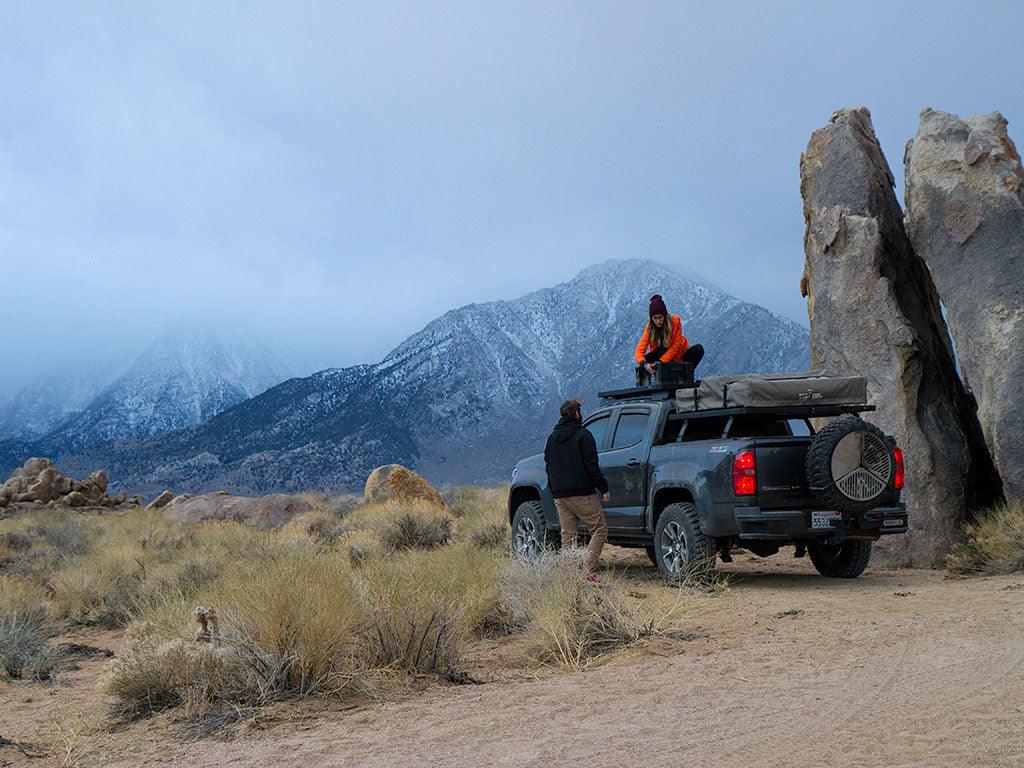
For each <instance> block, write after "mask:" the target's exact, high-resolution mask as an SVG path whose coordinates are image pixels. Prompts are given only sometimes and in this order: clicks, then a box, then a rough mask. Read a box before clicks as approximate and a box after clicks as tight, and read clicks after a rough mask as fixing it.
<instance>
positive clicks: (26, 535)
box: [0, 509, 97, 576]
mask: <svg viewBox="0 0 1024 768" xmlns="http://www.w3.org/2000/svg"><path fill="white" fill-rule="evenodd" d="M85 520H86V518H85V516H84V515H83V516H79V515H73V514H72V513H68V512H67V511H66V510H63V511H61V510H50V509H47V510H41V511H38V512H37V511H33V512H31V513H29V514H23V515H20V516H18V517H15V518H12V519H9V520H0V573H7V574H13V575H20V576H35V575H40V574H45V573H46V572H48V571H51V570H53V569H55V568H58V567H60V565H61V563H63V562H64V561H66V560H67V559H68V558H71V557H74V556H76V555H80V554H82V553H84V552H87V551H88V550H89V548H90V546H91V541H92V539H93V538H94V537H95V531H96V529H97V526H96V525H95V524H92V525H89V524H87V522H85Z"/></svg>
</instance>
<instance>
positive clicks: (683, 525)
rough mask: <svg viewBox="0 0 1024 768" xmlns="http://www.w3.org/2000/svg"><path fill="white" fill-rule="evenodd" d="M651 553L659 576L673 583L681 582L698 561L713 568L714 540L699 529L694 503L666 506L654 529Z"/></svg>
mask: <svg viewBox="0 0 1024 768" xmlns="http://www.w3.org/2000/svg"><path fill="white" fill-rule="evenodd" d="M654 555H655V562H656V563H657V566H658V570H660V571H661V575H662V576H663V577H664V578H665V581H667V582H668V583H669V584H673V585H677V584H680V583H681V582H682V581H683V579H684V578H686V574H687V572H688V571H689V570H690V568H692V567H693V566H694V565H695V564H697V563H710V564H711V567H712V568H713V567H714V562H715V560H714V558H715V543H714V541H712V540H711V539H709V538H708V537H707V536H705V535H704V533H703V532H702V531H701V529H700V520H698V518H697V508H696V507H695V506H693V504H687V503H684V502H679V503H676V504H669V505H668V506H667V507H665V509H664V511H663V512H662V513H661V517H659V518H658V524H657V525H656V526H655V528H654Z"/></svg>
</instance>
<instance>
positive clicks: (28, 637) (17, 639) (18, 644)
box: [0, 576, 60, 680]
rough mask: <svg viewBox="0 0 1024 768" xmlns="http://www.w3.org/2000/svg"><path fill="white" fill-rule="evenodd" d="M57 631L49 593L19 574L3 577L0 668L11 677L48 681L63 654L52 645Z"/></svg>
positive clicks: (1, 583) (0, 599) (0, 598)
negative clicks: (54, 627)
mask: <svg viewBox="0 0 1024 768" xmlns="http://www.w3.org/2000/svg"><path fill="white" fill-rule="evenodd" d="M52 632H53V627H52V624H51V622H50V610H49V606H48V603H47V598H46V593H45V592H44V591H43V589H42V588H41V587H39V586H38V585H36V584H33V583H32V582H30V581H28V580H26V579H23V578H19V577H10V576H9V577H0V668H2V669H3V670H4V672H5V673H6V674H7V676H8V677H12V678H27V679H34V680H46V679H49V678H50V677H51V676H52V672H53V668H54V667H55V666H56V664H57V662H58V661H59V658H60V654H59V653H58V652H57V651H55V650H54V649H53V648H51V647H50V645H49V637H50V635H51V634H52Z"/></svg>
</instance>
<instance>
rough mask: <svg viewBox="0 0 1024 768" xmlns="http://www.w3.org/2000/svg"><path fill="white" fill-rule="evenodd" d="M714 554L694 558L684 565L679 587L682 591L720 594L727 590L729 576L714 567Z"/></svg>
mask: <svg viewBox="0 0 1024 768" xmlns="http://www.w3.org/2000/svg"><path fill="white" fill-rule="evenodd" d="M715 558H716V556H715V555H711V556H710V557H704V558H700V559H698V560H694V561H693V562H692V563H690V564H689V565H687V566H686V569H685V570H684V571H683V574H682V578H681V579H680V580H679V588H680V589H681V590H683V591H684V592H691V593H694V594H704V595H721V594H724V593H725V592H727V591H728V590H729V584H730V578H731V577H730V576H729V574H727V573H722V572H721V571H719V570H718V568H717V567H716V559H715Z"/></svg>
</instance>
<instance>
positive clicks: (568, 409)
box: [558, 400, 580, 416]
mask: <svg viewBox="0 0 1024 768" xmlns="http://www.w3.org/2000/svg"><path fill="white" fill-rule="evenodd" d="M579 409H580V401H579V400H566V401H565V402H564V403H562V407H561V408H559V409H558V413H559V415H561V416H575V415H576V412H577V411H578V410H579Z"/></svg>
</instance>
